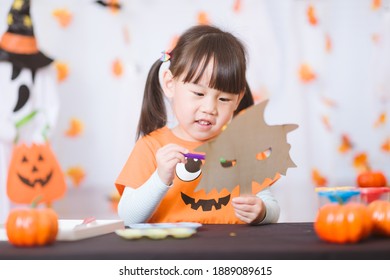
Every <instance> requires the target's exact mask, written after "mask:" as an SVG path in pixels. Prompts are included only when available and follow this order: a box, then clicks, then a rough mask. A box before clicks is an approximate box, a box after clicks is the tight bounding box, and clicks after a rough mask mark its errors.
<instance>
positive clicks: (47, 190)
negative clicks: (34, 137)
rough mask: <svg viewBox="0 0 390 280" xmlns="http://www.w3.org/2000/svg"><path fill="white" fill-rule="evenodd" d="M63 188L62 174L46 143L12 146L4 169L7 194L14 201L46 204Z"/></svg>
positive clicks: (59, 193) (59, 194)
mask: <svg viewBox="0 0 390 280" xmlns="http://www.w3.org/2000/svg"><path fill="white" fill-rule="evenodd" d="M65 191H66V183H65V177H64V174H63V172H62V170H61V168H60V165H59V164H58V162H57V159H56V157H55V155H54V154H53V152H52V150H51V147H50V145H49V143H47V142H46V143H45V144H35V143H34V144H32V145H30V146H29V145H26V144H19V145H17V146H15V147H14V150H13V153H12V158H11V162H10V165H9V170H8V181H7V194H8V197H9V198H10V200H11V201H13V202H15V203H28V204H29V203H31V201H33V199H35V198H36V197H37V196H41V197H42V199H41V200H40V202H45V203H50V202H52V201H53V200H55V199H58V198H60V197H62V196H63V195H64V194H65Z"/></svg>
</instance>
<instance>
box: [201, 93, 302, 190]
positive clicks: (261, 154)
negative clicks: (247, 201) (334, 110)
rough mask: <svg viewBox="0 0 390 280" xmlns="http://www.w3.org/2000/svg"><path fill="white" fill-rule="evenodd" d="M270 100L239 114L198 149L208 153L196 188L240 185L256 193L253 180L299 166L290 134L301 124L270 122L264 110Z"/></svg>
mask: <svg viewBox="0 0 390 280" xmlns="http://www.w3.org/2000/svg"><path fill="white" fill-rule="evenodd" d="M267 104H268V100H266V101H263V102H261V103H259V104H257V105H254V106H252V107H250V108H248V109H246V110H245V111H244V112H242V113H241V114H239V115H238V116H236V117H235V118H234V119H233V120H232V122H231V123H230V124H229V125H228V126H227V127H226V129H225V130H224V131H223V132H222V133H221V134H220V135H219V136H218V137H217V138H216V139H214V140H212V141H209V142H208V143H206V144H203V145H201V146H199V147H198V148H197V149H196V151H197V152H201V153H205V154H206V161H205V163H204V165H203V166H202V177H201V180H200V183H199V184H198V186H197V188H196V190H200V189H205V191H206V193H207V192H209V191H211V190H212V189H217V190H218V191H221V189H224V188H225V189H227V190H229V191H232V190H233V189H234V188H235V187H236V186H238V185H239V186H240V193H241V194H243V193H252V182H253V181H255V182H257V183H259V184H262V183H263V181H264V180H266V179H273V178H274V177H275V175H276V174H278V173H279V174H282V175H286V171H287V169H288V168H289V167H296V165H295V164H294V162H293V161H292V160H291V158H290V155H289V150H290V147H291V146H290V144H289V143H287V133H289V132H290V131H293V130H295V129H296V128H297V127H298V125H296V124H284V125H272V126H270V125H267V124H266V123H265V121H264V110H265V107H266V105H267Z"/></svg>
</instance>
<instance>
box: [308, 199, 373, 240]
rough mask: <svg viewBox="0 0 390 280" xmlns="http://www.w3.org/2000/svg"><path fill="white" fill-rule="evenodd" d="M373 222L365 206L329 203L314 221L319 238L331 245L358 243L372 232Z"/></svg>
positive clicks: (322, 208) (352, 203)
mask: <svg viewBox="0 0 390 280" xmlns="http://www.w3.org/2000/svg"><path fill="white" fill-rule="evenodd" d="M372 226H373V224H372V220H371V216H370V213H369V211H368V208H367V207H366V206H365V205H364V204H360V203H355V202H350V203H347V204H344V205H340V204H337V203H329V204H325V205H324V206H322V207H321V208H320V209H319V210H318V213H317V217H316V219H315V221H314V229H315V232H316V234H317V236H318V237H319V238H320V239H322V240H324V241H327V242H330V243H339V244H344V243H357V242H359V241H361V240H363V239H365V238H367V237H368V236H369V235H370V234H371V232H372Z"/></svg>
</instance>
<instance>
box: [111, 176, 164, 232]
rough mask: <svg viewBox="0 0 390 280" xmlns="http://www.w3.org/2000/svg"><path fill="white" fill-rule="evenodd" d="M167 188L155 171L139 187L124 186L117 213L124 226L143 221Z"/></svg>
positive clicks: (149, 214)
mask: <svg viewBox="0 0 390 280" xmlns="http://www.w3.org/2000/svg"><path fill="white" fill-rule="evenodd" d="M168 190H169V186H167V185H166V184H164V183H163V182H162V181H161V179H160V177H159V176H158V174H157V171H155V172H154V173H153V174H152V176H150V178H149V179H148V180H147V181H146V182H145V183H144V184H143V185H142V186H140V187H139V188H137V189H133V188H131V187H125V190H124V191H123V194H122V197H121V199H120V201H119V204H118V215H119V217H120V219H122V220H123V221H124V224H125V225H126V226H129V225H130V224H135V223H143V222H145V221H146V220H147V219H148V218H149V217H150V216H151V215H152V214H153V212H154V210H155V209H156V207H157V206H158V204H159V203H160V201H161V199H162V198H163V197H164V196H165V194H166V192H167V191H168Z"/></svg>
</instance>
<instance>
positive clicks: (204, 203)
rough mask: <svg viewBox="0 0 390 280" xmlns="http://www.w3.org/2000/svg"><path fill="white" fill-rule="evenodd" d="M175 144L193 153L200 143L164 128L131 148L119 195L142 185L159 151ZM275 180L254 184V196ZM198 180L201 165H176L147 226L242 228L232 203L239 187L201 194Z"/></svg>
mask: <svg viewBox="0 0 390 280" xmlns="http://www.w3.org/2000/svg"><path fill="white" fill-rule="evenodd" d="M169 143H176V144H178V145H181V146H183V147H185V148H187V149H188V150H190V151H193V150H194V149H195V148H197V147H198V146H200V145H201V144H202V142H189V141H185V140H182V139H180V138H178V137H176V136H175V135H174V134H173V133H172V132H171V130H170V129H169V128H167V127H163V128H161V129H158V130H156V131H154V132H152V133H150V134H149V135H147V136H145V137H143V138H141V139H140V140H138V141H137V143H136V144H135V146H134V149H133V151H132V153H131V154H130V156H129V158H128V160H127V162H126V164H125V165H124V167H123V169H122V171H121V173H120V174H119V176H118V179H117V180H116V182H115V185H116V188H117V190H118V192H119V194H120V195H122V193H123V190H124V188H125V186H128V187H132V188H138V187H140V186H141V185H143V184H144V183H145V182H146V181H147V180H148V179H149V178H150V176H151V175H152V174H153V173H154V172H155V170H156V168H157V163H156V157H155V155H156V152H157V150H158V149H159V148H161V147H163V146H165V145H167V144H169ZM279 177H280V176H279V175H278V176H276V178H275V179H274V180H268V181H266V182H265V183H263V185H260V184H257V183H256V182H253V185H252V190H253V193H257V192H259V191H260V190H261V189H263V188H265V187H267V186H270V185H271V184H272V183H274V182H275V181H276V180H277V179H278V178H279ZM200 178H201V162H197V161H196V160H192V159H188V163H187V164H186V165H184V164H181V163H180V164H178V165H177V167H176V175H175V179H174V180H173V184H172V186H171V187H170V189H169V190H168V192H167V193H166V195H165V196H164V198H163V199H162V200H161V202H160V204H159V205H158V207H157V209H156V211H154V213H153V214H152V216H151V217H150V218H149V219H148V221H147V222H150V223H157V222H159V223H162V222H198V223H202V224H241V223H243V222H242V221H240V220H239V219H238V218H236V216H235V214H234V210H233V207H232V205H231V200H232V198H233V197H235V196H238V195H239V187H238V186H237V187H235V188H234V190H233V191H232V192H231V193H230V192H229V191H228V190H226V189H223V190H222V191H221V192H219V193H218V192H217V191H216V190H215V189H214V190H212V191H211V192H210V193H206V192H205V191H204V190H199V191H196V192H194V190H195V189H196V186H197V184H198V183H199V181H200Z"/></svg>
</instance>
